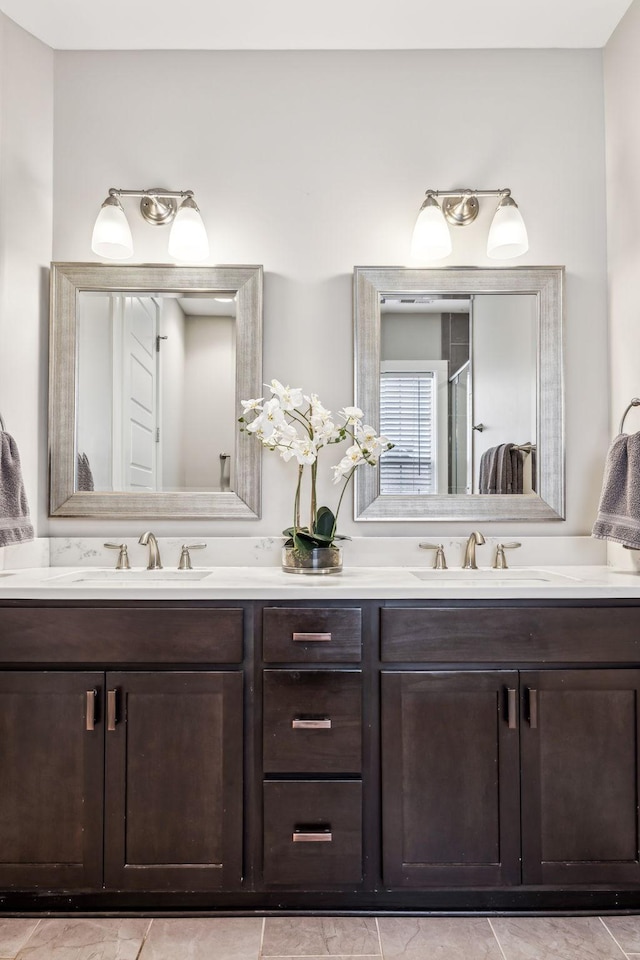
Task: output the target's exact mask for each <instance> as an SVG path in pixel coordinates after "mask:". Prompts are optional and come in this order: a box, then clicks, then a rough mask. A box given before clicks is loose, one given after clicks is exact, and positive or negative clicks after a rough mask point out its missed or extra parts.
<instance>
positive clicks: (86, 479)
mask: <svg viewBox="0 0 640 960" xmlns="http://www.w3.org/2000/svg"><path fill="white" fill-rule="evenodd" d="M76 460H77V463H76V490H89V491H91V490H93V473H92V472H91V465H90V463H89V458H88V456H87V455H86V453H79V454H78V456H77V458H76Z"/></svg>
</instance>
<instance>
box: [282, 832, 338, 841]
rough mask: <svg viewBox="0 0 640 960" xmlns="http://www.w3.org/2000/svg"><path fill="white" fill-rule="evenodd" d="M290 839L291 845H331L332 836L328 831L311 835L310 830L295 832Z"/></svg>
mask: <svg viewBox="0 0 640 960" xmlns="http://www.w3.org/2000/svg"><path fill="white" fill-rule="evenodd" d="M291 839H292V841H293V843H331V842H332V840H333V834H332V833H331V831H330V830H325V831H323V832H322V833H318V832H316V833H313V832H312V831H310V830H299V831H298V830H296V832H295V833H294V834H292V836H291Z"/></svg>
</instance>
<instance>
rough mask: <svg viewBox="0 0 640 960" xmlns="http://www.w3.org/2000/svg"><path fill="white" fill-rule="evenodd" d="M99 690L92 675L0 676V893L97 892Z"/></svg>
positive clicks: (101, 757) (101, 772)
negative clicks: (96, 719) (37, 890)
mask: <svg viewBox="0 0 640 960" xmlns="http://www.w3.org/2000/svg"><path fill="white" fill-rule="evenodd" d="M102 689H103V675H102V674H101V673H99V672H94V671H87V672H67V671H64V672H60V673H54V672H44V671H42V672H40V671H36V672H24V671H16V672H10V673H0V888H4V889H12V888H13V889H16V888H17V889H25V888H45V889H46V888H48V889H78V888H83V887H85V888H88V887H99V886H100V885H101V884H102V804H103V787H104V728H103V726H102V724H101V723H100V725H99V729H93V730H89V729H87V728H88V727H91V726H94V727H95V724H94V713H93V710H94V700H95V697H96V693H97V692H100V693H101V692H102ZM87 710H88V712H87Z"/></svg>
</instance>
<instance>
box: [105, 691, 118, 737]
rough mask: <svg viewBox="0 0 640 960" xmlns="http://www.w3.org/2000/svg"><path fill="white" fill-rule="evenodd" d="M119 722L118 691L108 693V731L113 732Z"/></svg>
mask: <svg viewBox="0 0 640 960" xmlns="http://www.w3.org/2000/svg"><path fill="white" fill-rule="evenodd" d="M117 722H118V691H117V690H108V691H107V730H109V732H113V731H114V730H115V728H116V724H117Z"/></svg>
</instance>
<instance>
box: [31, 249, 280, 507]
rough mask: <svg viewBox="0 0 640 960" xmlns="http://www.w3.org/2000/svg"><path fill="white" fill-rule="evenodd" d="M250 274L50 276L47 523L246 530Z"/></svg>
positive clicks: (255, 380) (257, 374) (257, 306)
mask: <svg viewBox="0 0 640 960" xmlns="http://www.w3.org/2000/svg"><path fill="white" fill-rule="evenodd" d="M262 282H263V271H262V267H261V266H235V265H227V266H220V267H191V266H167V265H163V264H157V265H155V264H139V265H124V266H120V265H118V266H113V265H110V264H102V263H53V264H52V265H51V326H50V341H49V369H50V376H49V463H50V488H49V514H50V516H52V517H104V518H109V519H116V518H124V517H127V518H136V519H141V518H142V517H149V518H151V517H163V518H174V519H178V518H185V517H194V518H195V517H197V518H201V519H204V518H210V519H247V520H249V519H256V518H257V517H259V516H260V501H261V496H260V486H261V479H260V450H259V449H258V447H257V446H256V444H255V443H251V442H250V437H247V436H246V435H245V434H243V433H240V432H239V431H238V417H239V416H240V415H241V412H242V406H241V403H240V399H239V398H240V397H257V396H259V395H260V393H259V391H260V389H261V386H262V382H263V377H262Z"/></svg>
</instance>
